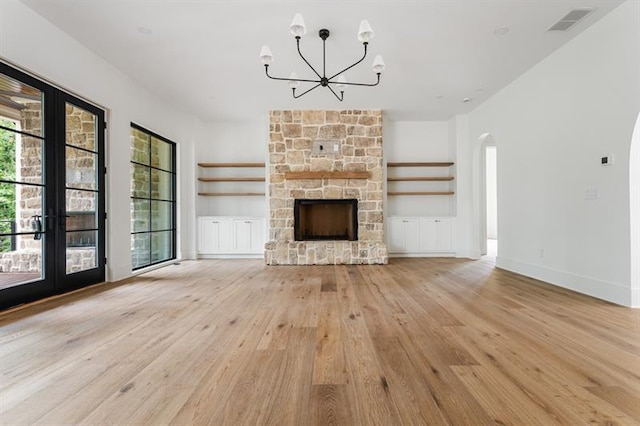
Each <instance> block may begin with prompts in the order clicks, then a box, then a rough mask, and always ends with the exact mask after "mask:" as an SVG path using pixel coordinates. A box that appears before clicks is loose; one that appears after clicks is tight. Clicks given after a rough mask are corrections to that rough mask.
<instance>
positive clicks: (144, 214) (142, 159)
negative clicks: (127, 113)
mask: <svg viewBox="0 0 640 426" xmlns="http://www.w3.org/2000/svg"><path fill="white" fill-rule="evenodd" d="M175 166H176V144H175V143H174V142H171V141H170V140H168V139H166V138H163V137H161V136H159V135H157V134H155V133H153V132H150V131H149V130H146V129H144V128H142V127H140V126H138V125H136V124H133V123H131V264H132V268H133V270H136V269H140V268H144V267H146V266H150V265H155V264H157V263H162V262H166V261H167V260H171V259H175V257H176V174H175V170H176V167H175Z"/></svg>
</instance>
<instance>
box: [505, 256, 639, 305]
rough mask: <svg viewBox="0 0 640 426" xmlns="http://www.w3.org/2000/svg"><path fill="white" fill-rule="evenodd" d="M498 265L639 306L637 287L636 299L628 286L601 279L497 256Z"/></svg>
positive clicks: (549, 281) (615, 301) (571, 288)
mask: <svg viewBox="0 0 640 426" xmlns="http://www.w3.org/2000/svg"><path fill="white" fill-rule="evenodd" d="M496 266H497V267H498V268H501V269H506V270H507V271H511V272H515V273H517V274H521V275H525V276H527V277H531V278H535V279H537V280H541V281H544V282H546V283H549V284H553V285H556V286H558V287H562V288H566V289H569V290H573V291H575V292H578V293H582V294H586V295H588V296H593V297H596V298H598V299H602V300H606V301H608V302H612V303H615V304H618V305H622V306H627V307H631V306H638V305H639V303H638V302H640V289H637V290H638V291H637V292H636V293H637V295H635V297H634V298H635V299H636V300H635V301H633V300H632V297H631V293H632V292H631V289H630V288H629V287H627V286H624V285H620V284H615V283H610V282H606V281H601V280H597V279H593V278H589V277H582V276H580V275H575V274H571V273H569V272H564V271H558V270H555V269H550V268H545V267H543V266H539V265H533V264H530V263H526V262H521V261H519V260H514V259H507V258H504V257H497V258H496Z"/></svg>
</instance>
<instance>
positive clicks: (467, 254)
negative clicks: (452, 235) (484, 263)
mask: <svg viewBox="0 0 640 426" xmlns="http://www.w3.org/2000/svg"><path fill="white" fill-rule="evenodd" d="M456 257H464V258H467V259H471V260H478V259H480V258H481V257H482V254H481V253H480V250H458V251H456Z"/></svg>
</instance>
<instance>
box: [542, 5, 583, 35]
mask: <svg viewBox="0 0 640 426" xmlns="http://www.w3.org/2000/svg"><path fill="white" fill-rule="evenodd" d="M594 10H595V9H593V8H591V9H574V10H572V11H571V12H569V13H567V14H566V15H565V16H564V17H563V18H562V19H560V20H559V21H558V22H556V23H555V24H553V25H552V26H551V28H549V29H548V30H547V31H567V30H568V29H570V28H571V27H573V26H574V25H575V24H577V23H578V22H580V21H581V20H582V19H584V17H585V16H587V15H588V14H590V13H591V12H593V11H594Z"/></svg>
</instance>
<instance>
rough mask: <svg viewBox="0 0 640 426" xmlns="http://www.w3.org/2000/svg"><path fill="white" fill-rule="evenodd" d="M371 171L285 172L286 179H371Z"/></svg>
mask: <svg viewBox="0 0 640 426" xmlns="http://www.w3.org/2000/svg"><path fill="white" fill-rule="evenodd" d="M370 177H371V173H369V172H285V173H284V178H285V179H369V178H370Z"/></svg>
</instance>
